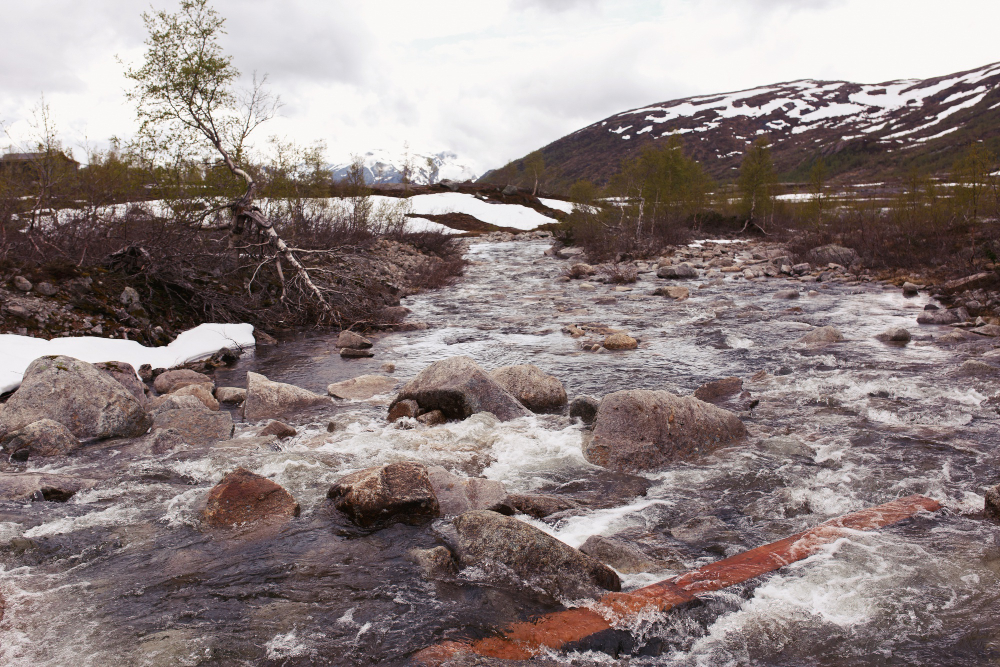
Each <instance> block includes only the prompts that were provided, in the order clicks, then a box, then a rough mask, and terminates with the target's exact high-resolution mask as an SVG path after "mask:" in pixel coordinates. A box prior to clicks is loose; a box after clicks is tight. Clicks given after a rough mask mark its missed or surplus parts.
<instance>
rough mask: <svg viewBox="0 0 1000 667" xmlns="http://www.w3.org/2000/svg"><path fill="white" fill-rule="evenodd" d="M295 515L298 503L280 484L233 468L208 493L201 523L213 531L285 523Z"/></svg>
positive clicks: (241, 469)
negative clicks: (249, 525) (275, 522)
mask: <svg viewBox="0 0 1000 667" xmlns="http://www.w3.org/2000/svg"><path fill="white" fill-rule="evenodd" d="M298 515H299V504H298V503H296V502H295V499H294V498H292V495H291V494H290V493H288V491H286V490H285V489H284V488H282V487H281V486H280V485H278V484H275V483H274V482H272V481H271V480H269V479H267V478H266V477H261V476H260V475H257V474H255V473H252V472H250V471H249V470H247V469H246V468H237V469H236V470H234V471H232V472H231V473H229V474H228V475H226V476H225V477H223V478H222V481H220V482H219V483H218V484H216V485H215V486H214V487H212V490H211V491H209V492H208V503H207V506H206V507H205V511H204V515H203V516H204V519H205V522H206V523H207V524H208V525H210V526H213V527H215V528H231V527H236V526H240V525H244V524H249V523H258V522H274V521H287V520H288V519H291V518H292V517H297V516H298Z"/></svg>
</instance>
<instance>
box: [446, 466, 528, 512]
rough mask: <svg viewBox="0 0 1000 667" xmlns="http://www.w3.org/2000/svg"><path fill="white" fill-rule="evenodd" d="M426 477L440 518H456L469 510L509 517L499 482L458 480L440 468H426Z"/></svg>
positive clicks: (481, 479) (470, 478) (504, 490)
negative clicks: (496, 513)
mask: <svg viewBox="0 0 1000 667" xmlns="http://www.w3.org/2000/svg"><path fill="white" fill-rule="evenodd" d="M427 477H428V479H430V482H431V488H433V490H434V496H435V497H436V498H437V501H438V506H439V507H440V510H441V516H458V515H459V514H462V513H463V512H468V511H470V510H493V511H495V512H496V511H500V512H503V513H504V514H511V513H513V509H512V508H511V507H510V505H509V504H508V502H507V489H506V488H505V487H504V485H503V482H498V481H496V480H492V479H486V478H483V477H459V476H458V475H453V474H452V473H450V472H448V471H447V470H445V469H444V468H442V467H441V466H428V467H427Z"/></svg>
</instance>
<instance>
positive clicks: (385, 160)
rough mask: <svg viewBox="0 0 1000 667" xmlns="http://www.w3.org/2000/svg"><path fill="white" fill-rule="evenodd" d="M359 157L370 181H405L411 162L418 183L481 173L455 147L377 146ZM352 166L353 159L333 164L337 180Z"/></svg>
mask: <svg viewBox="0 0 1000 667" xmlns="http://www.w3.org/2000/svg"><path fill="white" fill-rule="evenodd" d="M359 157H361V159H362V161H363V162H364V165H365V182H366V183H369V184H372V183H401V182H402V181H403V169H404V166H406V165H407V164H408V165H409V166H410V182H411V183H413V184H416V185H429V184H432V183H438V182H440V181H443V180H446V179H448V180H453V181H458V182H463V181H474V180H476V177H477V176H478V174H477V173H476V172H475V171H474V170H473V169H472V168H471V167H469V166H467V165H466V164H463V163H462V162H461V161H460V160H459V157H458V155H457V154H456V153H452V152H451V151H442V152H440V153H411V152H406V151H403V152H401V153H392V152H390V151H386V150H374V151H369V152H367V153H365V154H364V155H362V156H359ZM350 167H351V161H350V160H349V161H346V162H343V163H341V164H336V165H334V166H333V167H332V169H333V178H334V180H341V179H343V178H344V177H346V176H347V173H348V171H349V170H350Z"/></svg>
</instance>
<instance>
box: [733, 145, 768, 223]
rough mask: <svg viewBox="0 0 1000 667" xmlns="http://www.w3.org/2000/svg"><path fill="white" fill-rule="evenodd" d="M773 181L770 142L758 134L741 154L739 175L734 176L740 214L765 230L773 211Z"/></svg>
mask: <svg viewBox="0 0 1000 667" xmlns="http://www.w3.org/2000/svg"><path fill="white" fill-rule="evenodd" d="M777 185H778V175H777V173H776V172H775V171H774V162H773V160H772V159H771V144H770V142H769V141H768V140H767V139H764V138H760V139H758V140H757V141H755V142H753V144H751V146H750V148H748V149H747V152H746V153H745V154H744V155H743V162H742V164H740V175H739V177H738V178H737V179H736V187H737V190H738V191H739V193H740V209H741V214H742V215H743V217H744V218H745V219H746V220H747V224H753V225H756V226H758V227H760V228H761V229H762V230H764V231H766V227H767V223H768V222H769V221H770V220H771V217H772V216H773V214H774V197H775V194H776V193H775V189H776V187H777Z"/></svg>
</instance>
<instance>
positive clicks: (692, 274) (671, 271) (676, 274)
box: [656, 262, 698, 278]
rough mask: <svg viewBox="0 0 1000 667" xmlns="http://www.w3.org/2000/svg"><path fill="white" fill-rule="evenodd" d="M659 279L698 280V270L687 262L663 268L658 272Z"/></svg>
mask: <svg viewBox="0 0 1000 667" xmlns="http://www.w3.org/2000/svg"><path fill="white" fill-rule="evenodd" d="M656 277H657V278H697V277H698V270H697V269H695V268H694V267H693V266H691V265H690V264H688V263H687V262H683V263H681V264H677V265H674V266H661V267H660V268H659V269H657V270H656Z"/></svg>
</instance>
